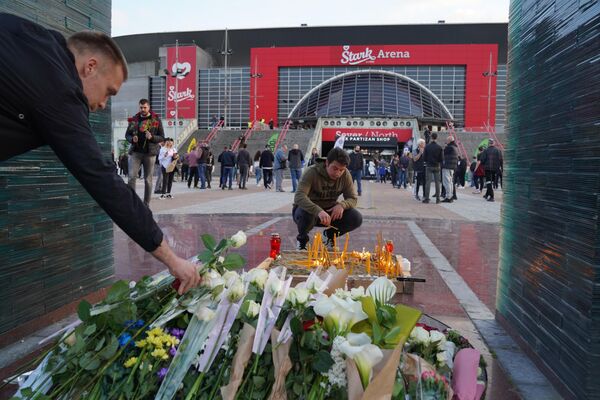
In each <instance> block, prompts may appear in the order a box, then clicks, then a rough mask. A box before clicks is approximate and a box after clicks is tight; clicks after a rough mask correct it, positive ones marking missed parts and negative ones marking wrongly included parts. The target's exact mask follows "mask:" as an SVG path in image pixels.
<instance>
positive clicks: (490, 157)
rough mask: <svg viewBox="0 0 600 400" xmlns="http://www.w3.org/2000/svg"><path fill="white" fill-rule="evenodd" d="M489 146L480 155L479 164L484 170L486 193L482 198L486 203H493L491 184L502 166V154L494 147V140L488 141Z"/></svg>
mask: <svg viewBox="0 0 600 400" xmlns="http://www.w3.org/2000/svg"><path fill="white" fill-rule="evenodd" d="M488 143H489V146H488V148H487V149H485V150H484V151H483V153H481V159H480V161H481V163H482V164H483V168H484V169H485V185H486V188H487V190H486V192H485V195H484V196H483V197H484V198H485V199H487V201H494V189H493V187H492V183H493V182H494V180H495V179H496V174H497V172H498V170H499V169H500V167H501V166H502V164H503V162H504V160H503V159H502V152H501V151H500V150H498V148H497V147H496V146H495V143H494V139H489V140H488Z"/></svg>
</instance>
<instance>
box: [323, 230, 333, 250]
mask: <svg viewBox="0 0 600 400" xmlns="http://www.w3.org/2000/svg"><path fill="white" fill-rule="evenodd" d="M325 231H327V229H326V230H325ZM323 245H324V246H325V247H326V248H327V251H333V239H330V238H329V237H327V235H326V234H324V235H323Z"/></svg>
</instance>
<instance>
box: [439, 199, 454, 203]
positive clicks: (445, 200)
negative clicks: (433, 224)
mask: <svg viewBox="0 0 600 400" xmlns="http://www.w3.org/2000/svg"><path fill="white" fill-rule="evenodd" d="M452 201H453V200H452V199H444V200H442V203H452Z"/></svg>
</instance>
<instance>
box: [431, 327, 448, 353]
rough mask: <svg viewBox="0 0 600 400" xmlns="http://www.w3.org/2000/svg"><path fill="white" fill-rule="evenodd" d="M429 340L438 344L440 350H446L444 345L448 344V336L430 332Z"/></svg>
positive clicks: (438, 332)
mask: <svg viewBox="0 0 600 400" xmlns="http://www.w3.org/2000/svg"><path fill="white" fill-rule="evenodd" d="M429 340H430V341H431V343H433V342H438V343H437V347H438V349H440V350H443V349H444V344H445V343H446V336H445V335H444V334H443V333H442V332H440V331H431V332H429Z"/></svg>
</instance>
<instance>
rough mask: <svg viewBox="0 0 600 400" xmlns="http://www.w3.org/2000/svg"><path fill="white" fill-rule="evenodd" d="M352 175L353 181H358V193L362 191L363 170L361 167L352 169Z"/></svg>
mask: <svg viewBox="0 0 600 400" xmlns="http://www.w3.org/2000/svg"><path fill="white" fill-rule="evenodd" d="M350 175H352V182H354V181H356V186H357V189H358V194H361V193H362V182H361V181H362V171H361V170H360V169H358V170H356V171H350Z"/></svg>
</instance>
